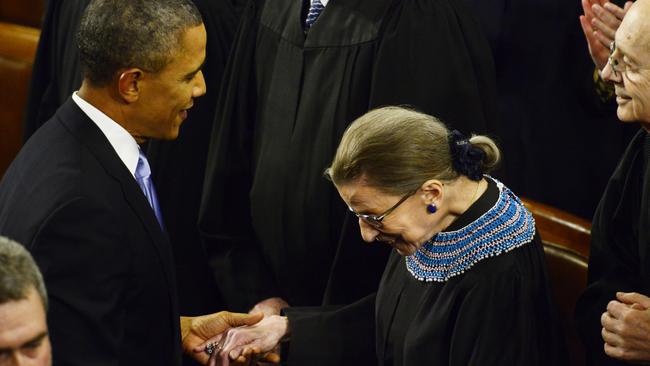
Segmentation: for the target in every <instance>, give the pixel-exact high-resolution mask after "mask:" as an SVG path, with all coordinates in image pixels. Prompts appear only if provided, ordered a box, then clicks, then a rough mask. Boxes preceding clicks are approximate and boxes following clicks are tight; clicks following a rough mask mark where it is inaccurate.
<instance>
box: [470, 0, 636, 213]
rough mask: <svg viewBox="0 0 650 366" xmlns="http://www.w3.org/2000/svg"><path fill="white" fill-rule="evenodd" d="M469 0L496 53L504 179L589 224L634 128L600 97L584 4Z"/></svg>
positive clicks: (613, 104)
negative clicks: (583, 16) (581, 18)
mask: <svg viewBox="0 0 650 366" xmlns="http://www.w3.org/2000/svg"><path fill="white" fill-rule="evenodd" d="M464 1H465V2H466V3H467V4H468V7H469V8H470V9H471V10H472V11H473V12H474V13H475V15H476V17H477V18H478V20H479V22H480V24H481V26H482V28H483V30H484V31H485V33H486V35H487V37H488V40H489V42H490V46H491V48H492V51H493V55H494V64H495V69H496V78H497V89H498V106H499V116H500V121H501V127H500V128H499V131H498V134H497V137H498V142H499V143H500V144H499V146H500V148H501V149H502V152H503V162H502V164H503V166H504V168H505V171H506V173H507V176H506V177H503V181H504V182H505V183H507V184H508V186H509V187H510V188H511V189H512V190H513V191H515V192H517V193H518V194H520V195H521V196H525V197H528V198H533V199H535V200H537V201H540V202H544V203H547V204H550V205H553V206H555V207H558V208H562V209H563V210H567V211H570V212H572V213H575V214H577V215H580V216H582V217H585V218H588V219H591V217H592V216H593V213H594V211H595V208H596V206H597V205H598V201H599V200H600V197H601V193H602V191H603V190H604V189H605V186H606V185H607V181H608V179H609V177H610V175H611V174H612V172H613V171H614V169H615V167H616V164H617V162H618V158H619V156H620V155H621V154H622V153H623V151H624V150H625V147H626V146H627V144H628V143H629V141H630V139H631V138H632V136H633V135H634V133H635V132H636V128H635V127H633V126H630V125H629V124H621V123H620V122H619V121H618V118H617V117H616V102H615V101H614V100H613V99H612V100H610V101H608V102H602V101H601V100H600V99H599V97H598V96H597V94H596V88H595V87H594V82H593V70H594V65H593V62H592V61H591V58H590V57H589V53H588V49H587V44H586V41H585V38H584V35H583V33H582V30H581V28H580V23H579V22H578V16H579V15H581V14H582V8H581V6H580V1H566V0H464ZM613 2H617V3H619V4H622V3H623V2H624V1H618V0H615V1H613ZM532 19H534V21H531V20H532ZM557 182H562V184H557ZM584 182H589V184H588V185H585V184H584Z"/></svg>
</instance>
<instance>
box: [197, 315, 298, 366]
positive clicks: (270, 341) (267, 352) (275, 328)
mask: <svg viewBox="0 0 650 366" xmlns="http://www.w3.org/2000/svg"><path fill="white" fill-rule="evenodd" d="M288 333H289V322H288V319H287V318H286V317H283V316H278V315H271V316H268V317H265V318H264V319H263V320H262V321H260V322H259V323H257V324H255V325H251V326H246V327H240V328H236V329H231V330H230V331H228V334H227V335H225V336H224V335H223V334H220V335H218V336H216V337H213V338H211V339H209V340H207V341H206V342H205V343H203V344H200V345H198V346H197V347H195V348H194V352H201V351H202V350H203V349H204V348H205V347H206V345H207V344H211V343H214V344H218V346H217V349H219V354H218V355H215V357H212V358H211V359H210V361H213V359H214V361H213V363H211V364H210V365H219V366H221V365H228V362H229V360H236V361H237V362H240V363H244V364H245V363H246V362H253V363H255V362H257V361H261V360H263V361H266V362H272V363H278V362H279V361H280V359H279V356H278V355H277V353H276V352H275V350H276V348H277V346H278V344H279V342H280V340H281V339H282V338H283V337H284V336H286V335H288Z"/></svg>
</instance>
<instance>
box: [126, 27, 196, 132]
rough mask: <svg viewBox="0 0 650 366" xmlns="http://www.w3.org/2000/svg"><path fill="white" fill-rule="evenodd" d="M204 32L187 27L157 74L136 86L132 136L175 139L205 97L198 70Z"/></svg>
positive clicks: (149, 74) (148, 76) (152, 74)
mask: <svg viewBox="0 0 650 366" xmlns="http://www.w3.org/2000/svg"><path fill="white" fill-rule="evenodd" d="M206 41H207V40H206V32H205V27H204V26H203V25H200V26H197V27H193V28H190V29H188V30H186V31H185V33H184V34H183V36H182V37H181V48H180V50H179V51H178V52H177V53H176V55H174V57H173V60H172V61H171V62H170V63H169V64H168V65H166V66H165V67H164V68H163V70H161V71H160V72H158V73H148V74H147V75H145V77H144V79H145V80H144V82H143V83H141V84H140V87H141V91H140V99H139V100H138V105H137V111H138V112H137V113H138V116H137V117H136V119H137V121H138V126H137V127H136V128H137V131H132V132H135V134H136V135H137V136H138V137H142V138H144V139H147V138H155V139H163V140H171V139H175V138H176V137H177V136H178V130H179V128H180V126H181V124H182V123H183V121H184V120H185V119H186V118H187V115H188V111H189V109H190V108H192V106H193V105H194V98H197V97H200V96H202V95H203V94H205V91H206V88H205V80H204V79H203V73H202V72H201V67H202V66H203V62H204V61H205V55H206V54H205V46H206Z"/></svg>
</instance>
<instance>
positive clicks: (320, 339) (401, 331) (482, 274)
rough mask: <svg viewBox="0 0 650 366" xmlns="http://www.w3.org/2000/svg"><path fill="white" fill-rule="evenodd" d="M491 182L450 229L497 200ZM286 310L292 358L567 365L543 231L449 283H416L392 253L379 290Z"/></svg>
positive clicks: (397, 364)
mask: <svg viewBox="0 0 650 366" xmlns="http://www.w3.org/2000/svg"><path fill="white" fill-rule="evenodd" d="M488 182H489V186H488V190H487V191H486V192H485V193H484V194H483V195H482V196H481V197H480V198H479V199H478V200H477V201H476V203H474V204H473V205H472V206H471V207H470V208H469V209H468V210H467V211H466V212H465V213H464V214H462V215H461V216H459V217H458V218H457V220H456V221H455V222H454V223H453V224H452V225H451V226H450V227H449V228H447V229H446V230H445V231H447V232H454V231H457V230H461V229H463V228H465V227H466V226H468V225H470V224H471V223H473V222H474V221H475V220H477V219H479V217H481V215H483V214H484V213H486V212H487V211H488V210H489V209H490V208H492V207H493V206H494V204H495V202H496V201H497V197H498V195H499V190H498V188H497V186H496V184H495V183H494V181H492V180H491V179H488ZM285 313H286V314H287V316H288V318H289V326H290V328H291V339H290V343H289V350H288V353H287V356H288V357H287V364H288V365H311V366H320V365H323V366H325V365H381V366H421V365H427V366H443V365H445V366H467V365H508V366H513V365H521V366H536V365H537V366H546V365H554V366H557V365H564V364H566V354H565V348H564V344H563V341H562V336H561V331H560V328H559V324H558V318H557V314H556V308H555V305H554V303H553V301H552V295H551V292H550V288H549V279H548V274H547V270H546V262H545V258H544V251H543V249H542V243H541V240H540V238H539V235H535V236H534V238H533V240H532V241H529V242H527V243H523V244H522V245H521V246H520V247H518V248H516V249H512V250H511V251H509V252H505V253H501V254H499V255H496V256H494V257H488V258H486V259H483V260H481V261H479V262H477V263H476V264H474V266H472V267H469V268H467V269H466V270H465V272H464V273H462V274H458V275H457V276H454V277H451V278H449V279H448V280H447V281H445V282H435V281H434V282H424V281H420V280H417V279H416V278H415V277H414V276H413V275H411V273H409V272H408V270H407V268H406V263H405V258H404V257H402V256H400V255H399V254H398V253H397V252H395V251H393V252H392V253H391V256H390V258H389V260H388V264H387V265H386V269H385V271H384V274H383V277H382V280H381V284H380V287H379V291H378V293H377V295H376V296H368V297H367V298H365V299H363V300H361V301H359V302H357V303H355V304H352V305H348V306H345V307H343V308H331V307H330V308H328V307H323V308H320V309H316V308H288V309H286V310H285ZM373 313H374V315H375V316H374V319H373V316H372V314H373ZM371 322H374V323H376V334H375V336H374V342H375V344H372V341H373V335H372V334H370V335H369V334H368V332H369V329H371V328H372V326H371V325H370V323H371Z"/></svg>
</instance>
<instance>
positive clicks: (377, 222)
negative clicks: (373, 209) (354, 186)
mask: <svg viewBox="0 0 650 366" xmlns="http://www.w3.org/2000/svg"><path fill="white" fill-rule="evenodd" d="M417 191H418V190H417V189H416V190H414V191H411V192H409V193H407V194H405V195H404V196H403V197H402V198H400V200H399V201H397V203H396V204H394V205H393V207H391V208H389V209H388V210H386V211H384V212H383V213H382V214H381V215H369V214H360V213H357V212H355V211H354V210H353V209H352V207H350V206H348V209H349V210H350V212H352V213H353V214H354V215H355V216H356V217H358V218H359V219H361V220H363V221H364V222H365V223H367V224H368V225H370V226H372V227H374V228H375V229H381V228H382V227H383V226H384V224H383V223H382V221H383V220H384V219H385V218H386V216H388V215H390V214H391V213H392V212H393V211H395V209H397V208H398V207H399V205H401V204H402V203H404V201H406V200H407V199H408V198H409V197H411V196H412V195H414V194H415V193H416V192H417Z"/></svg>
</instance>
